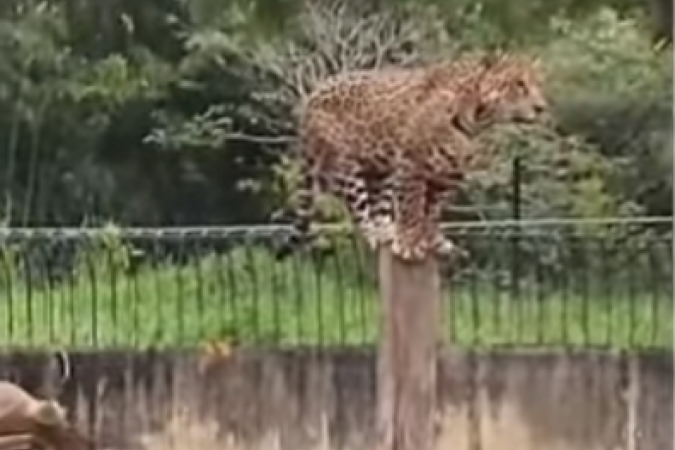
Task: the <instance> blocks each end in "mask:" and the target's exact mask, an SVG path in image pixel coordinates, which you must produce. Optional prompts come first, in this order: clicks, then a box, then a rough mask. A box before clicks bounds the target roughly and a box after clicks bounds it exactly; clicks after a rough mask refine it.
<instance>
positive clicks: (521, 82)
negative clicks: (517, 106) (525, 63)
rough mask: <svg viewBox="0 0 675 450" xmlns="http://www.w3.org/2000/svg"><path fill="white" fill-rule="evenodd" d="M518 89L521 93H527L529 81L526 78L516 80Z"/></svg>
mask: <svg viewBox="0 0 675 450" xmlns="http://www.w3.org/2000/svg"><path fill="white" fill-rule="evenodd" d="M516 89H517V90H518V91H519V92H520V93H526V92H527V83H526V82H525V80H516Z"/></svg>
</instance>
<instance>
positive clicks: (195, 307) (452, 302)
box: [0, 233, 672, 349]
mask: <svg viewBox="0 0 675 450" xmlns="http://www.w3.org/2000/svg"><path fill="white" fill-rule="evenodd" d="M94 242H96V243H97V245H99V247H98V250H94V248H93V247H92V246H88V247H87V248H86V249H85V251H84V253H83V254H82V257H78V258H77V261H78V263H77V264H76V265H75V270H74V273H73V278H72V279H71V280H70V281H64V282H60V283H53V284H49V285H46V286H43V287H39V286H37V285H35V284H30V283H24V282H21V281H20V279H18V278H15V279H13V280H12V281H13V282H11V283H8V284H4V288H3V289H2V290H0V342H2V343H3V344H4V345H11V346H28V345H49V344H53V343H54V342H58V343H59V344H60V345H64V346H68V347H73V348H88V347H99V348H100V347H101V346H106V347H127V348H128V347H133V348H148V347H167V346H170V347H176V346H184V347H194V346H196V345H198V344H200V343H201V342H203V341H205V340H208V341H212V340H224V341H232V340H236V341H238V342H240V343H241V344H243V345H261V344H263V345H298V344H305V345H372V344H374V343H375V339H376V336H377V327H378V309H377V305H378V302H377V299H376V291H375V284H374V283H373V282H372V280H367V279H366V278H365V277H364V275H365V273H366V272H367V271H366V270H364V269H365V266H364V263H363V262H362V260H360V259H358V258H355V254H354V253H350V252H347V253H346V254H345V255H342V257H341V258H340V259H338V260H324V261H323V264H320V263H319V264H317V261H311V260H296V261H290V262H288V263H284V264H280V263H279V262H277V261H275V260H274V258H273V257H272V256H271V255H270V253H269V251H268V250H266V249H264V248H262V247H257V246H251V247H244V246H239V247H237V248H235V249H234V250H232V251H231V252H229V253H226V254H216V253H212V254H208V255H206V256H202V257H199V258H194V259H191V260H190V261H189V262H188V263H187V264H184V265H178V264H170V263H168V262H164V263H156V262H155V263H148V264H143V265H140V266H138V267H136V269H135V270H134V271H129V270H128V269H129V268H130V264H129V255H128V253H127V252H126V251H124V250H123V246H120V245H119V242H118V241H117V239H116V238H115V237H114V233H110V234H109V235H108V237H105V238H103V239H101V240H95V241H94ZM505 243H507V242H505ZM586 256H587V257H588V255H586ZM492 260H493V261H494V258H493V259H492ZM524 269H525V270H527V269H526V268H525V267H524ZM594 273H599V272H595V271H594ZM497 274H498V271H497V270H496V269H495V268H494V267H493V268H492V269H490V270H488V271H485V272H483V278H481V277H478V278H475V279H474V281H473V282H467V280H466V279H465V280H464V281H462V279H460V280H458V282H457V283H456V286H455V287H454V288H453V291H452V293H450V292H448V293H447V297H446V299H445V301H444V305H443V328H444V330H445V331H444V332H445V333H446V334H447V333H450V332H452V336H453V342H454V343H455V344H456V345H463V346H473V347H476V346H478V347H492V346H505V345H545V346H596V347H597V346H600V347H612V348H621V349H633V348H642V347H655V346H657V347H663V346H669V345H671V344H672V340H671V339H670V336H671V334H672V320H671V317H672V302H671V301H670V293H669V292H666V290H663V291H660V290H659V289H658V286H655V285H651V286H646V285H645V286H642V287H639V288H636V289H634V290H625V289H618V288H617V289H614V288H612V287H611V286H608V285H607V284H606V283H607V282H608V281H607V280H603V279H600V278H597V279H592V280H590V281H589V282H588V285H585V286H583V288H582V289H579V290H574V289H573V287H574V286H559V287H558V288H554V289H551V288H550V286H549V287H548V288H547V287H546V282H545V280H544V279H543V278H542V276H543V275H542V274H537V277H538V282H537V283H534V284H529V283H523V284H522V286H521V287H520V290H519V291H518V293H517V294H513V292H514V291H513V287H511V288H508V287H507V286H505V285H503V284H502V283H500V282H499V281H498V280H497V279H493V278H492V277H494V276H495V275H497ZM647 275H654V273H653V272H650V273H648V274H647ZM603 286H604V288H603ZM599 288H602V289H599ZM450 308H452V310H451V309H450ZM451 312H452V313H451ZM451 330H452V331H451Z"/></svg>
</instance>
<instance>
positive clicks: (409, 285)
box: [377, 248, 440, 450]
mask: <svg viewBox="0 0 675 450" xmlns="http://www.w3.org/2000/svg"><path fill="white" fill-rule="evenodd" d="M379 281H380V298H381V329H380V347H379V352H378V365H377V370H378V376H377V382H378V410H377V411H378V416H377V421H378V422H377V423H378V440H379V445H380V450H431V449H433V448H434V447H435V445H434V437H435V436H434V434H435V426H434V422H435V415H436V365H437V348H438V346H437V339H438V336H439V334H438V329H439V327H438V324H439V309H440V276H439V270H438V263H437V261H436V259H435V257H429V258H427V259H426V260H425V261H423V262H420V263H414V264H413V263H406V262H404V261H402V260H400V259H399V258H396V257H395V256H393V255H392V253H391V251H390V250H389V249H387V248H383V249H382V250H380V254H379Z"/></svg>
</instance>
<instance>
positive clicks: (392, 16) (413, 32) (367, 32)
mask: <svg viewBox="0 0 675 450" xmlns="http://www.w3.org/2000/svg"><path fill="white" fill-rule="evenodd" d="M357 3H358V2H353V1H351V0H332V1H315V2H306V3H305V6H304V9H303V10H302V11H301V12H300V13H299V14H298V16H297V17H295V20H294V22H293V24H292V25H291V26H290V27H289V29H290V30H291V31H290V32H289V35H288V36H283V37H281V38H280V39H276V40H268V41H265V42H261V43H258V45H257V46H255V47H254V48H253V49H250V47H249V50H248V51H247V50H239V51H238V52H237V56H238V57H239V58H240V59H241V60H243V61H244V62H245V63H246V64H248V65H249V66H250V67H251V69H252V71H253V72H254V73H256V74H257V75H256V76H259V77H260V79H261V82H260V83H259V84H258V85H257V86H255V85H254V87H253V89H254V90H255V92H253V93H252V94H251V95H252V97H253V98H255V99H256V101H258V102H261V104H264V105H265V107H264V108H262V109H263V110H264V112H261V113H263V114H267V115H268V116H267V117H264V118H262V117H261V118H260V122H262V123H263V124H267V125H269V126H270V127H271V128H273V130H274V131H275V132H279V133H280V134H282V135H284V136H287V135H293V134H294V133H295V130H294V128H295V127H294V120H293V119H294V117H295V116H296V113H297V111H299V108H301V107H302V103H303V99H305V98H306V97H307V96H309V95H310V93H311V92H312V91H313V90H314V89H315V88H316V86H317V85H318V84H319V83H321V82H322V81H323V80H325V79H326V78H327V77H330V76H332V75H335V74H340V73H344V72H349V71H353V70H362V69H376V68H380V67H386V66H390V65H405V66H410V65H413V64H416V63H419V62H421V61H422V55H423V54H425V53H427V52H426V50H427V49H428V48H429V47H430V46H433V45H435V43H434V42H432V40H433V39H432V38H430V36H429V34H428V33H427V30H432V32H435V31H434V30H436V28H437V27H436V28H435V25H434V24H433V23H430V22H429V17H428V16H424V17H422V16H420V15H419V14H417V15H415V14H406V15H404V14H402V13H400V12H398V11H397V10H395V9H386V10H372V9H370V10H367V11H366V10H364V8H362V7H360V6H359V5H358V4H357ZM418 6H419V5H418ZM415 11H416V12H417V13H419V12H420V11H423V8H419V7H417V8H415ZM408 16H409V17H408ZM432 20H433V18H432ZM262 80H266V81H262ZM233 131H235V132H236V131H237V130H233ZM230 136H232V137H230ZM240 137H241V135H240V134H238V133H230V134H229V135H228V137H227V139H240ZM283 139H284V138H282V140H283ZM246 140H248V141H251V142H256V141H257V140H256V139H250V137H249V138H247V139H246ZM263 140H264V141H267V138H263Z"/></svg>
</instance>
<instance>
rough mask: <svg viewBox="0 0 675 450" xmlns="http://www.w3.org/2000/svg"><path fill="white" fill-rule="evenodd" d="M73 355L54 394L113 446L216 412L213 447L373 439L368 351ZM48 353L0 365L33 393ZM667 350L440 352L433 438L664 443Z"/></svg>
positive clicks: (646, 447)
mask: <svg viewBox="0 0 675 450" xmlns="http://www.w3.org/2000/svg"><path fill="white" fill-rule="evenodd" d="M71 359H72V365H73V379H72V380H71V381H70V382H69V383H68V384H67V385H66V389H65V392H64V393H63V394H62V397H61V398H62V401H63V402H64V403H66V405H67V406H68V407H69V408H70V409H71V410H72V411H73V413H74V414H75V415H76V418H77V421H78V422H79V423H80V424H81V425H82V426H85V427H89V429H91V430H93V431H94V432H95V433H96V434H97V435H98V437H99V439H100V441H101V442H102V443H103V444H104V445H105V446H106V447H108V448H120V449H121V448H140V447H141V445H140V443H139V442H140V441H139V439H140V438H141V437H142V436H147V435H154V434H161V433H168V432H169V431H167V430H169V429H170V428H171V427H170V426H169V423H170V422H171V421H170V420H169V419H170V418H171V417H173V418H174V421H175V420H176V417H181V418H182V420H183V421H182V422H180V423H179V424H178V425H175V424H174V425H173V426H174V428H176V427H178V430H174V435H176V431H177V436H178V438H177V439H176V440H177V441H180V439H181V437H183V438H184V437H185V436H186V435H187V434H188V431H187V430H188V429H190V428H191V427H196V428H198V429H199V430H200V431H198V432H197V434H199V435H200V436H201V438H203V435H204V434H205V431H204V429H205V428H204V427H205V426H206V424H211V425H213V426H212V427H211V428H209V430H210V431H209V433H212V434H213V436H212V440H214V441H219V442H220V445H216V444H214V447H216V448H221V449H225V448H227V446H226V445H225V444H223V442H225V441H226V440H231V439H236V440H237V441H238V442H242V443H246V444H247V448H252V449H264V450H267V449H268V448H280V449H289V450H305V449H318V448H322V449H328V448H330V449H343V448H344V449H347V448H348V449H354V450H357V449H366V448H368V444H369V443H372V438H373V429H374V426H373V425H374V417H373V414H374V404H375V371H374V368H375V364H374V362H375V359H374V355H373V353H372V352H368V351H365V350H364V351H356V350H355V351H331V352H321V353H316V352H314V353H313V352H311V351H300V350H296V351H285V352H281V351H269V352H263V351H259V352H252V351H251V352H249V351H243V350H241V351H239V352H235V354H234V355H232V356H231V357H229V358H228V359H226V360H223V361H216V362H213V361H212V363H211V364H210V365H208V366H202V365H200V364H199V363H198V361H197V359H196V357H195V356H194V355H189V354H179V353H176V352H173V353H152V352H148V353H143V354H140V353H139V354H125V353H113V352H99V353H91V354H74V355H72V356H71ZM46 360H47V358H46V357H45V356H44V355H29V354H5V355H2V356H0V372H2V373H1V375H3V376H5V377H10V378H12V379H14V380H16V381H17V382H19V383H20V384H22V385H24V386H25V387H26V388H27V389H29V390H32V391H34V392H35V391H37V390H39V386H40V383H41V376H42V375H41V373H42V370H43V367H44V365H45V363H46ZM672 361H673V359H672V355H670V354H668V353H665V352H663V353H658V352H656V353H651V354H647V353H644V354H640V355H622V354H610V353H600V352H577V353H572V352H567V353H565V352H555V353H553V352H552V353H543V352H542V353H536V352H517V351H504V352H496V353H480V354H469V353H462V354H458V353H457V354H445V355H444V356H443V358H442V361H441V363H440V364H439V381H440V387H439V396H440V403H441V407H440V410H439V421H440V424H441V425H442V426H441V432H440V435H439V445H438V448H439V450H440V449H443V450H510V449H518V450H534V449H536V450H541V449H547V450H572V449H574V450H576V449H579V450H595V449H598V450H600V449H602V450H619V449H626V450H666V449H670V448H672V446H673V435H672V433H673V431H672V429H673V410H672V408H673V384H672V383H673V362H672ZM199 427H201V428H199ZM270 441H273V442H274V446H272V447H270ZM163 445H166V444H163ZM195 446H201V447H202V449H201V450H206V449H205V448H204V447H205V444H195V443H185V442H183V443H182V444H181V443H180V442H178V443H176V444H175V445H174V446H173V447H174V448H177V449H180V448H185V449H186V450H188V449H190V448H192V447H195ZM238 448H242V447H238Z"/></svg>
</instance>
